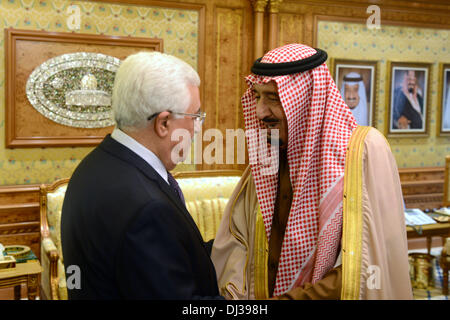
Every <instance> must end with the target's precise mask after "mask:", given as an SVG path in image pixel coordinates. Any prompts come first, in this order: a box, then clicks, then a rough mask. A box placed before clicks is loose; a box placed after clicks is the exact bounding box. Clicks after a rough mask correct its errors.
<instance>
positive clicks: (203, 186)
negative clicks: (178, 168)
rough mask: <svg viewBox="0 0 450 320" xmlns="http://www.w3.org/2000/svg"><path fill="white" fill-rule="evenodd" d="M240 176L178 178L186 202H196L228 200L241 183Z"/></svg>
mask: <svg viewBox="0 0 450 320" xmlns="http://www.w3.org/2000/svg"><path fill="white" fill-rule="evenodd" d="M239 179H240V177H238V176H225V177H220V176H218V177H202V178H199V177H195V178H177V182H178V184H179V185H180V188H181V190H182V191H183V195H184V198H185V200H186V202H188V201H194V200H205V199H216V198H223V199H228V198H229V197H230V195H231V193H232V192H233V190H234V188H235V187H236V185H237V183H238V182H239Z"/></svg>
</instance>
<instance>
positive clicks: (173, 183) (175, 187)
mask: <svg viewBox="0 0 450 320" xmlns="http://www.w3.org/2000/svg"><path fill="white" fill-rule="evenodd" d="M167 180H169V185H170V186H171V187H172V189H173V190H174V191H175V193H176V194H177V195H178V197H180V199H181V202H182V203H183V204H184V205H186V202H185V201H184V196H183V191H181V189H180V186H179V185H178V182H177V180H175V178H174V177H173V176H172V175H171V174H170V172H167Z"/></svg>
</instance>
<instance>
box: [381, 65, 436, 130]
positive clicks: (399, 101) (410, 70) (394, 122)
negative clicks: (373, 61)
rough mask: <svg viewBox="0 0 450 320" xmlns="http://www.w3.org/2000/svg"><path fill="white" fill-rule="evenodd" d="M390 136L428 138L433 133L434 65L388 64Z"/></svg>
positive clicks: (387, 119) (387, 97)
mask: <svg viewBox="0 0 450 320" xmlns="http://www.w3.org/2000/svg"><path fill="white" fill-rule="evenodd" d="M387 65H388V66H387V71H388V75H387V82H386V86H387V90H386V92H387V93H388V94H387V95H386V106H387V108H386V111H387V112H386V128H387V130H386V135H387V136H388V137H412V136H415V137H426V136H428V132H429V125H428V122H429V121H428V119H429V109H430V108H429V107H428V105H429V86H430V66H431V65H430V64H428V63H415V62H388V64H387Z"/></svg>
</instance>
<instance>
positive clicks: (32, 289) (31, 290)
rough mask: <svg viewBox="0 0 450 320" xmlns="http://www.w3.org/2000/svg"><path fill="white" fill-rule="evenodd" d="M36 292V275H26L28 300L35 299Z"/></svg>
mask: <svg viewBox="0 0 450 320" xmlns="http://www.w3.org/2000/svg"><path fill="white" fill-rule="evenodd" d="M37 294H38V275H37V274H30V275H28V300H35V299H36V296H37Z"/></svg>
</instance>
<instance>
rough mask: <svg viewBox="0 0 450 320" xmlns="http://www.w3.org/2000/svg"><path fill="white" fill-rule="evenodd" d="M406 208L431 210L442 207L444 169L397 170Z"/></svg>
mask: <svg viewBox="0 0 450 320" xmlns="http://www.w3.org/2000/svg"><path fill="white" fill-rule="evenodd" d="M399 175H400V181H401V184H402V192H403V198H404V200H405V204H406V207H407V208H419V209H422V210H424V209H433V208H439V207H441V206H442V200H443V194H444V167H435V168H434V167H429V168H408V169H399Z"/></svg>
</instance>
